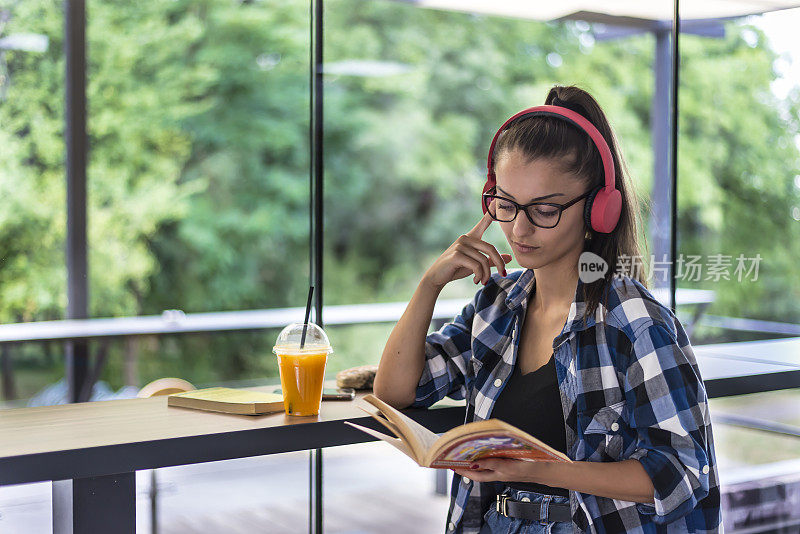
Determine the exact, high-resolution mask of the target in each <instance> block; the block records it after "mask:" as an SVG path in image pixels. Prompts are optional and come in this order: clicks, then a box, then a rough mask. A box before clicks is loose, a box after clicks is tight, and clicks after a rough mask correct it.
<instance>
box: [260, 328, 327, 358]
mask: <svg viewBox="0 0 800 534" xmlns="http://www.w3.org/2000/svg"><path fill="white" fill-rule="evenodd" d="M305 326H306V340H305V344H304V345H303V348H302V349H301V348H300V340H301V338H302V336H303V323H292V324H290V325H289V326H287V327H286V328H284V329H283V330H281V333H280V334H278V341H277V342H276V343H275V346H274V347H273V348H272V352H274V353H275V354H278V353H279V352H280V353H281V354H290V355H296V354H319V353H320V352H326V353H328V354H330V353H332V352H333V349H332V348H331V343H330V341H328V336H327V335H325V331H323V330H322V328H320V327H319V326H317V325H315V324H314V323H307V324H306V325H305Z"/></svg>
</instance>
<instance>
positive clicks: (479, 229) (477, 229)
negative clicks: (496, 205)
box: [465, 211, 494, 239]
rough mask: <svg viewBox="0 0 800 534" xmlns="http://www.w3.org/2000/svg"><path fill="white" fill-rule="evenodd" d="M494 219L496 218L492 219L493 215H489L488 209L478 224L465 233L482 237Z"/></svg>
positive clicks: (478, 237) (477, 237)
mask: <svg viewBox="0 0 800 534" xmlns="http://www.w3.org/2000/svg"><path fill="white" fill-rule="evenodd" d="M493 220H494V219H492V216H491V215H489V212H488V211H487V212H486V213H484V214H483V217H481V220H480V221H478V224H476V225H475V226H474V227H473V228H472V230H470V231H469V232H467V233H466V234H465V235H468V236H470V237H474V238H476V239H480V238H481V236H482V235H483V233H484V232H485V231H486V229H487V228H489V225H490V224H492V221H493Z"/></svg>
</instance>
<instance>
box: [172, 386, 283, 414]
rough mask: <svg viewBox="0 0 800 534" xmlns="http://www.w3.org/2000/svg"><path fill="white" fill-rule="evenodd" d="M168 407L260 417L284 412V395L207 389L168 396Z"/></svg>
mask: <svg viewBox="0 0 800 534" xmlns="http://www.w3.org/2000/svg"><path fill="white" fill-rule="evenodd" d="M167 406H178V407H180V408H194V409H196V410H206V411H210V412H222V413H235V414H241V415H259V414H265V413H272V412H282V411H283V395H279V394H277V393H264V392H262V391H248V390H244V389H231V388H205V389H196V390H194V391H185V392H183V393H173V394H172V395H168V396H167Z"/></svg>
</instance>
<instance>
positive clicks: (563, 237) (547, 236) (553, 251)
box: [495, 151, 588, 269]
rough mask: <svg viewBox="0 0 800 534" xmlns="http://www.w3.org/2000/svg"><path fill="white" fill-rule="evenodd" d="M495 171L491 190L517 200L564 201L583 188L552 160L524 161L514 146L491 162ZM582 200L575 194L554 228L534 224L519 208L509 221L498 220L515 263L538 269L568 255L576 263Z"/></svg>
mask: <svg viewBox="0 0 800 534" xmlns="http://www.w3.org/2000/svg"><path fill="white" fill-rule="evenodd" d="M495 176H496V177H497V195H499V196H502V197H506V198H510V199H511V200H513V201H515V202H516V203H517V204H521V205H522V204H527V203H529V202H534V201H537V202H538V201H542V202H552V203H555V204H566V203H567V202H569V201H570V200H572V199H574V198H576V197H579V196H581V195H582V194H583V193H585V192H586V190H587V188H588V186H587V185H586V184H585V182H584V181H582V180H580V179H579V178H577V177H576V176H575V175H573V174H570V173H566V172H565V171H564V170H563V169H562V168H561V166H560V165H558V164H557V162H556V161H555V160H552V159H537V160H534V161H532V162H530V163H526V162H525V158H524V157H523V156H522V155H521V154H520V152H518V151H514V152H506V153H505V154H504V155H502V156H501V157H500V159H499V160H498V162H497V164H496V165H495ZM585 203H586V199H581V200H579V201H578V202H576V203H575V204H573V205H572V206H570V207H569V208H567V209H566V210H564V211H563V212H562V213H561V220H560V221H559V222H558V224H557V225H556V227H555V228H540V227H538V226H534V225H533V224H531V221H530V220H529V219H528V217H527V216H526V215H525V214H524V213H523V212H522V211H520V212H519V213H518V214H517V217H516V219H514V220H513V221H511V222H498V224H499V225H500V228H502V230H503V233H504V234H505V235H506V239H508V243H509V244H510V245H511V248H512V250H513V251H514V257H515V258H516V260H517V263H519V264H520V265H521V266H522V267H525V268H528V269H539V268H541V267H544V266H546V265H550V264H554V263H564V264H565V265H568V264H571V263H572V261H573V259H574V264H575V268H577V265H578V258H579V257H580V254H581V252H583V240H584V235H585V232H586V226H585V224H584V221H583V209H584V205H585ZM530 247H535V248H530ZM565 262H566V263H565Z"/></svg>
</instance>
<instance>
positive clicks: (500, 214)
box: [483, 191, 590, 228]
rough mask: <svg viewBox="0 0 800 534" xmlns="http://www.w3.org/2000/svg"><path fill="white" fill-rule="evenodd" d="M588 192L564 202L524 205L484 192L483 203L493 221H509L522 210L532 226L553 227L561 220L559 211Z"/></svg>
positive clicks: (587, 193)
mask: <svg viewBox="0 0 800 534" xmlns="http://www.w3.org/2000/svg"><path fill="white" fill-rule="evenodd" d="M589 193H590V191H587V192H586V193H584V194H582V195H581V196H579V197H578V198H573V199H572V200H570V201H569V202H567V203H566V204H554V203H552V202H531V203H529V204H525V205H521V204H517V203H516V202H514V201H513V200H510V199H508V198H506V197H501V196H497V195H494V194H491V193H484V195H483V205H484V206H486V210H487V211H488V212H489V216H490V217H491V218H492V219H494V220H495V221H499V222H511V221H513V220H514V219H516V218H517V214H518V213H519V210H522V211H524V212H525V215H527V216H528V220H529V221H531V224H533V225H534V226H538V227H539V228H555V227H556V225H557V224H558V222H559V221H560V220H561V212H562V211H564V210H565V209H567V208H568V207H570V206H572V205H573V204H575V203H576V202H578V201H579V200H581V199H582V198H586V197H588V196H589Z"/></svg>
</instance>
